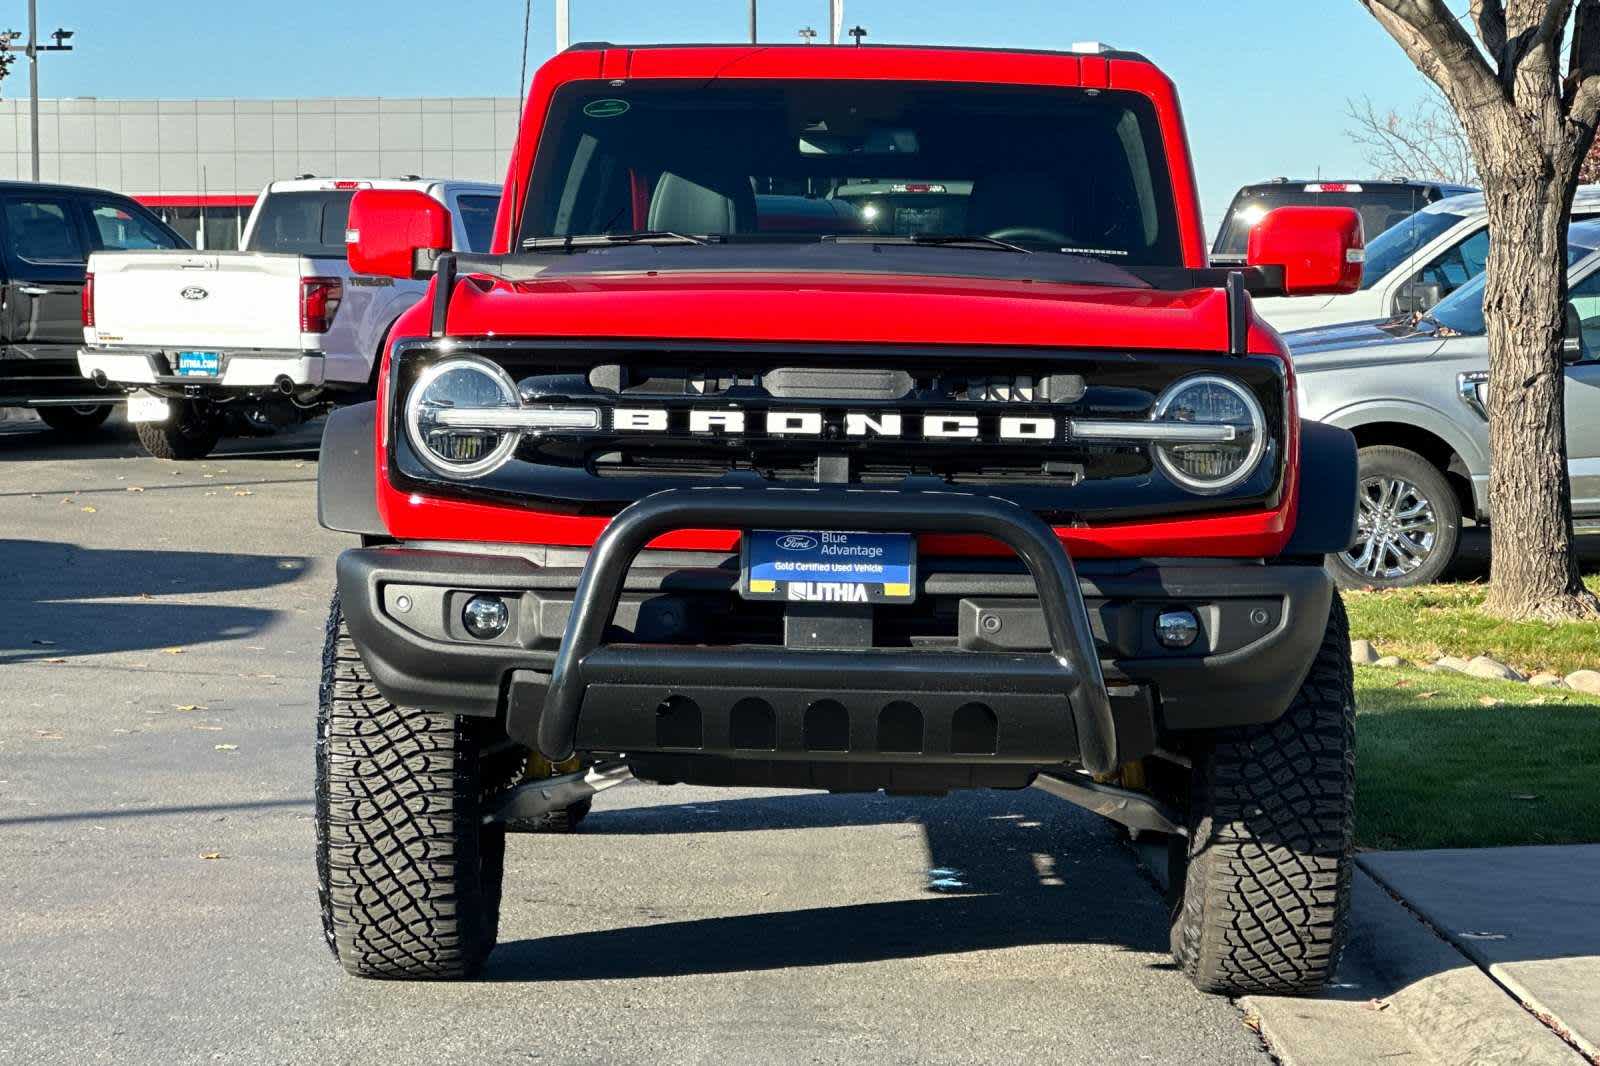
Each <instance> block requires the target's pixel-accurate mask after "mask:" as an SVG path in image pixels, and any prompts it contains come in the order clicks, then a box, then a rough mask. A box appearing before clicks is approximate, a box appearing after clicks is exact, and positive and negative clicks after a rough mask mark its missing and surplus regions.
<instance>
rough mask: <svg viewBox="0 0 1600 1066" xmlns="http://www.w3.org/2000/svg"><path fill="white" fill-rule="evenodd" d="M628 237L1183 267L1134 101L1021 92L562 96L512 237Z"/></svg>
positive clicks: (665, 88)
mask: <svg viewBox="0 0 1600 1066" xmlns="http://www.w3.org/2000/svg"><path fill="white" fill-rule="evenodd" d="M1064 146H1070V151H1064V150H1063V147H1064ZM640 233H657V234H682V235H693V236H698V237H714V238H716V239H717V240H718V241H719V242H726V241H758V240H778V241H782V240H794V241H798V240H807V241H815V240H818V239H819V238H821V237H824V236H830V235H831V236H848V235H860V236H872V235H881V236H884V237H899V238H904V239H908V240H910V239H936V238H941V237H959V236H980V237H994V238H997V239H999V240H1002V241H1006V242H1009V243H1011V244H1014V245H1018V246H1021V247H1023V248H1026V249H1028V250H1033V251H1065V252H1070V253H1075V254H1078V255H1086V256H1094V257H1097V258H1101V259H1104V260H1106V261H1108V262H1112V263H1117V264H1119V265H1129V266H1179V265H1182V261H1183V260H1182V252H1181V249H1180V244H1179V233H1178V225H1177V220H1176V210H1175V205H1174V201H1173V196H1172V191H1171V181H1170V179H1169V177H1168V172H1167V163H1166V159H1165V156H1164V154H1163V151H1162V143H1161V139H1160V134H1159V129H1158V126H1157V123H1156V116H1155V110H1154V108H1153V106H1152V105H1151V104H1150V102H1149V101H1148V100H1147V99H1146V98H1145V97H1143V96H1140V95H1137V94H1133V93H1122V92H1115V91H1101V92H1098V93H1097V94H1093V95H1091V94H1090V93H1088V92H1085V91H1083V90H1064V89H1050V88H1039V87H1033V86H1030V87H1012V86H995V85H937V84H935V85H930V84H922V83H917V84H900V83H893V82H871V81H799V80H792V81H782V82H761V81H738V82H727V83H720V82H713V83H711V84H709V85H707V84H696V85H695V86H694V87H693V88H690V89H685V88H684V87H683V83H681V82H670V83H649V82H635V83H630V84H628V85H627V87H626V89H622V88H613V87H609V86H595V85H591V84H580V85H574V86H571V87H569V88H567V89H565V90H563V91H562V92H561V93H559V94H558V95H557V97H556V99H555V101H554V103H553V104H552V107H551V112H550V118H549V123H548V125H547V128H546V132H545V135H544V136H543V137H542V138H541V147H540V149H539V155H538V157H537V159H536V161H535V165H534V169H533V174H532V177H531V179H530V181H529V193H528V197H527V201H526V207H525V210H524V212H523V217H522V223H521V229H520V232H519V234H518V239H519V245H521V246H526V243H525V242H527V241H528V240H530V239H535V238H549V237H588V236H596V235H610V236H612V237H614V238H618V239H626V238H627V236H628V235H630V234H640ZM996 247H998V246H996Z"/></svg>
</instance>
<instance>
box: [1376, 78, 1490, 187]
mask: <svg viewBox="0 0 1600 1066" xmlns="http://www.w3.org/2000/svg"><path fill="white" fill-rule="evenodd" d="M1345 116H1346V117H1347V118H1349V119H1350V121H1351V122H1352V123H1354V125H1353V126H1351V127H1350V128H1347V129H1346V130H1345V136H1346V137H1348V138H1350V140H1351V142H1352V143H1354V144H1355V145H1356V146H1357V147H1359V148H1360V149H1361V155H1362V158H1363V159H1364V160H1365V161H1366V164H1367V166H1368V167H1370V168H1371V171H1372V173H1373V174H1375V175H1378V174H1381V175H1389V176H1404V177H1410V178H1423V179H1427V180H1433V181H1444V182H1450V183H1452V184H1457V185H1469V184H1472V183H1474V182H1475V181H1476V180H1477V171H1476V168H1475V167H1474V166H1473V161H1472V149H1471V146H1470V145H1469V144H1468V142H1467V134H1466V131H1465V130H1464V129H1462V128H1461V123H1460V122H1459V121H1458V120H1457V119H1456V117H1455V112H1453V111H1452V110H1451V109H1450V105H1449V102H1448V101H1446V100H1445V99H1444V97H1443V96H1442V95H1439V94H1438V93H1437V90H1436V91H1435V94H1434V95H1433V96H1431V97H1429V98H1427V99H1424V100H1419V101H1418V102H1417V104H1416V106H1415V107H1413V108H1412V109H1411V110H1410V111H1409V112H1407V113H1404V114H1402V113H1401V112H1399V111H1396V110H1392V109H1391V110H1389V111H1382V112H1380V111H1379V110H1378V109H1377V108H1376V107H1374V106H1373V103H1372V101H1371V100H1370V99H1368V98H1366V97H1363V98H1362V99H1361V100H1359V101H1356V100H1348V101H1346V102H1345Z"/></svg>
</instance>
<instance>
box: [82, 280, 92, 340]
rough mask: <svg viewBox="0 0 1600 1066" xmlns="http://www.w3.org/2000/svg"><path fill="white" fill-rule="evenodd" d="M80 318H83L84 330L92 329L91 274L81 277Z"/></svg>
mask: <svg viewBox="0 0 1600 1066" xmlns="http://www.w3.org/2000/svg"><path fill="white" fill-rule="evenodd" d="M81 317H82V318H83V326H84V328H85V329H93V328H94V275H93V274H85V275H84V276H83V303H82V313H81Z"/></svg>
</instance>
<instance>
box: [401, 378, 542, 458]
mask: <svg viewBox="0 0 1600 1066" xmlns="http://www.w3.org/2000/svg"><path fill="white" fill-rule="evenodd" d="M521 405H522V401H521V399H520V398H519V397H518V395H517V385H516V382H514V381H512V380H511V377H510V375H508V374H507V373H506V372H505V371H504V370H502V369H500V368H499V367H498V366H496V365H495V364H493V363H490V362H487V361H485V360H482V359H469V358H462V359H447V360H445V361H444V362H441V363H435V364H434V365H433V366H430V367H429V368H428V369H426V370H424V371H423V372H422V374H421V375H420V376H419V377H418V378H417V383H416V384H415V385H413V386H411V394H410V396H408V397H407V398H406V431H407V433H408V434H409V435H410V437H411V446H412V447H413V448H415V449H416V450H417V453H418V454H419V455H421V456H422V458H423V460H424V461H425V462H426V463H427V464H428V465H429V466H431V467H433V468H434V469H435V470H437V471H439V473H441V474H444V475H445V476H447V477H461V478H467V477H481V476H483V475H484V474H487V473H489V471H491V470H494V469H495V468H496V467H498V466H500V465H501V464H502V463H504V462H505V461H506V460H507V459H509V458H511V454H512V453H513V452H514V451H516V449H517V441H518V440H519V439H520V438H521V434H520V433H518V432H517V431H515V430H510V429H504V428H491V427H492V422H493V420H492V419H484V420H483V421H486V422H489V423H490V425H483V426H469V425H460V424H451V422H452V420H451V419H450V418H449V415H448V413H449V412H452V411H455V412H466V411H477V412H483V411H485V410H488V411H494V410H497V409H504V410H516V409H517V408H519V407H520V406H521Z"/></svg>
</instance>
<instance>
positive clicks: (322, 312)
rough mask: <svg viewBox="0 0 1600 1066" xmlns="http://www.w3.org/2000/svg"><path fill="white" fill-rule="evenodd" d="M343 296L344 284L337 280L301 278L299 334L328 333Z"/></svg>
mask: <svg viewBox="0 0 1600 1066" xmlns="http://www.w3.org/2000/svg"><path fill="white" fill-rule="evenodd" d="M343 295H344V283H343V282H341V281H340V280H339V279H338V278H301V279H300V332H301V333H326V332H328V330H329V329H330V328H331V327H332V326H333V316H334V314H336V313H337V312H338V310H339V301H340V299H341V298H342V297H343Z"/></svg>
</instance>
